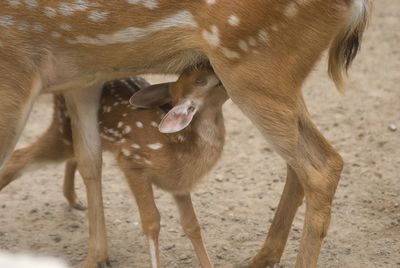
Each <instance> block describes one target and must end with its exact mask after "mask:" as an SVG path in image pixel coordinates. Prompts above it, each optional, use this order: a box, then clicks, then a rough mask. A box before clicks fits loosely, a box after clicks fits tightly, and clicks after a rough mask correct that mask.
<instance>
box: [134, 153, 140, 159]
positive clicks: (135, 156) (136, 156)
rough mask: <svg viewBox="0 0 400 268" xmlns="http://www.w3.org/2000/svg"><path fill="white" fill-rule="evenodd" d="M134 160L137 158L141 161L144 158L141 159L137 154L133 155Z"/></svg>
mask: <svg viewBox="0 0 400 268" xmlns="http://www.w3.org/2000/svg"><path fill="white" fill-rule="evenodd" d="M133 158H135V159H136V160H139V159H141V158H142V157H141V156H140V155H138V154H135V155H133Z"/></svg>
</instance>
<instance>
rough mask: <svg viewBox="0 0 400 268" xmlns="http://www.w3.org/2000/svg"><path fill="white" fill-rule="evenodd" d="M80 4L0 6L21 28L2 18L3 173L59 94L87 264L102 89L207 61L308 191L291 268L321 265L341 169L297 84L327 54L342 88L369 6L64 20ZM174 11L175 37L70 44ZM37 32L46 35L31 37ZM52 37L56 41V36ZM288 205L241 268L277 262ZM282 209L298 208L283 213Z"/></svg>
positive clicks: (118, 9)
mask: <svg viewBox="0 0 400 268" xmlns="http://www.w3.org/2000/svg"><path fill="white" fill-rule="evenodd" d="M73 2H74V1H72V0H70V1H63V3H60V2H59V1H44V0H43V1H38V6H34V7H32V6H31V7H29V6H28V5H27V4H26V3H25V1H21V2H20V4H19V5H17V6H11V5H9V4H8V1H3V2H2V3H1V4H0V16H12V22H15V23H14V24H12V25H8V26H7V24H9V23H10V20H7V18H4V17H2V25H6V26H1V27H0V37H1V44H2V47H1V48H0V81H1V84H0V140H1V141H2V145H1V147H0V166H2V165H3V163H4V162H5V161H6V159H7V158H8V156H9V155H10V153H11V152H12V150H13V148H14V146H15V144H16V142H17V140H18V137H19V135H20V133H21V131H22V129H23V126H24V124H25V121H26V118H27V116H28V114H29V111H30V109H31V106H32V104H33V102H34V101H35V99H36V97H37V95H38V94H39V93H41V92H56V91H64V92H65V93H64V96H65V99H66V105H67V107H68V111H69V113H70V116H71V123H72V136H73V139H74V155H75V158H76V160H77V162H78V169H79V171H80V173H81V174H82V177H83V178H84V181H85V186H86V189H87V195H88V212H89V234H90V236H89V249H88V252H89V254H88V257H87V258H86V260H85V264H84V266H85V267H88V268H89V267H90V268H93V267H96V266H97V265H98V264H99V265H100V266H104V265H105V263H106V260H107V257H108V254H107V239H106V233H105V223H104V213H103V204H102V194H101V184H100V178H101V146H100V142H101V141H100V137H99V133H98V126H97V109H98V105H99V104H98V103H99V102H98V101H99V98H100V88H101V86H102V84H103V82H104V81H107V80H109V79H113V78H118V77H125V76H127V75H135V74H138V73H143V72H162V73H168V72H169V73H170V72H174V73H180V72H181V71H182V70H184V69H185V68H187V67H188V66H193V65H195V64H197V63H199V62H203V61H206V60H207V59H208V60H209V61H210V62H211V64H212V66H213V68H214V70H215V72H216V74H217V75H218V77H219V78H220V79H221V81H222V83H223V84H224V86H225V88H226V90H227V92H228V94H229V96H230V97H231V98H232V100H233V101H234V102H235V103H236V104H237V105H238V106H239V108H240V109H242V110H243V112H244V113H245V114H246V115H247V116H249V118H250V119H251V120H252V121H253V122H254V123H255V125H256V126H257V127H258V128H259V129H260V130H261V131H262V133H263V134H264V135H265V136H266V138H267V139H268V140H269V141H270V142H271V143H272V144H273V145H274V147H275V148H276V150H277V151H278V152H279V153H280V155H281V156H282V157H283V158H284V159H285V160H286V162H287V163H288V166H289V167H290V168H289V170H288V184H287V188H288V189H287V193H292V192H296V193H297V194H296V195H295V196H297V199H301V198H300V197H301V196H302V193H303V192H304V195H305V200H306V202H305V203H306V206H307V211H306V218H305V225H304V231H303V236H302V239H301V242H300V249H299V255H298V258H297V261H296V267H306V268H309V267H316V265H317V260H318V255H319V250H320V245H321V243H322V239H323V237H324V236H325V234H326V230H327V228H328V226H329V219H330V206H331V200H332V199H333V196H334V193H335V188H336V185H337V183H338V180H339V177H340V176H339V175H340V170H341V166H342V162H341V159H340V157H339V155H338V154H337V153H336V152H335V151H334V150H333V148H332V147H330V146H329V145H328V143H327V142H326V141H325V139H324V138H323V137H322V135H321V134H320V133H319V132H318V130H317V128H316V127H314V125H313V124H312V122H311V120H310V119H309V116H308V114H307V111H306V109H305V105H304V103H303V100H302V97H301V86H302V84H303V82H304V80H305V78H306V77H307V76H308V74H309V73H310V70H311V69H312V67H313V66H314V65H315V63H316V62H317V60H318V59H319V58H320V56H321V55H322V53H323V52H324V51H325V50H326V49H328V48H329V47H330V46H331V53H330V67H329V68H330V73H331V76H332V78H333V79H334V81H335V82H336V84H337V85H338V86H339V87H340V81H341V73H342V70H343V68H345V67H346V65H349V64H350V62H351V60H352V58H353V57H354V56H355V51H357V47H358V44H359V39H360V37H361V33H362V31H363V25H364V22H365V21H366V17H365V14H366V12H365V9H364V8H361V9H357V8H354V7H355V6H357V5H358V6H360V5H359V4H361V6H363V7H364V6H366V4H365V0H352V1H349V0H331V1H326V0H301V1H300V0H282V1H275V0H254V1H231V0H217V1H216V2H215V4H212V5H211V4H207V2H206V1H192V0H184V1H178V0H173V1H167V0H158V1H157V3H158V6H157V7H156V8H155V9H152V10H150V9H148V8H145V7H144V6H143V5H130V4H128V3H127V1H122V0H121V1H117V2H114V1H103V0H98V1H91V2H95V4H96V5H94V6H90V7H88V8H87V9H85V10H78V11H75V12H73V14H72V15H60V14H59V13H60V12H61V11H60V10H59V6H60V4H64V3H73ZM44 7H52V8H56V10H57V16H56V17H47V16H46V15H44V14H45V13H43V11H44ZM93 11H106V12H107V16H108V19H106V20H104V21H100V22H96V23H94V22H92V21H90V20H89V19H88V16H89V15H90V12H93ZM179 11H181V12H182V11H185V13H183V14H185V16H186V17H184V18H182V17H179V18H178V19H176V20H175V21H174V24H176V25H175V27H169V28H163V29H162V30H159V31H152V32H151V33H149V34H148V35H145V36H143V37H142V38H137V39H135V40H133V41H132V42H125V43H118V44H111V45H104V46H103V45H102V46H98V45H92V44H90V43H86V44H76V43H75V44H73V43H71V42H70V41H71V40H72V41H74V40H75V41H76V40H77V37H79V36H86V37H84V38H83V40H85V38H86V39H88V38H92V40H93V38H95V37H97V38H98V37H99V36H98V35H99V34H111V33H115V32H116V31H119V30H122V29H126V28H127V27H136V28H141V29H143V28H146V29H149V28H148V27H149V26H150V25H151V23H154V22H157V21H158V22H160V21H162V20H164V24H162V26H165V19H167V18H169V17H173V16H174V15H175V14H176V13H177V12H179ZM188 14H190V17H188ZM232 14H235V15H237V16H238V18H239V19H240V23H239V25H237V26H232V25H230V24H229V23H228V18H229V16H231V15H232ZM354 18H357V19H354ZM21 21H26V22H28V25H29V27H30V28H29V30H28V31H22V30H18V28H17V25H18V24H17V23H16V22H21ZM169 21H170V20H169ZM36 23H40V25H41V26H42V27H43V29H42V30H43V31H39V30H40V27H39V30H38V27H36V28H34V26H35V25H36V26H37V24H36ZM182 23H184V25H182ZM64 24H68V25H70V26H72V29H71V31H68V30H67V31H66V30H63V29H61V25H64ZM167 24H168V23H167ZM157 25H158V26H160V24H157ZM64 28H65V27H64ZM216 28H217V29H218V34H217V35H218V40H217V41H219V42H216V41H215V36H214V38H213V39H211V43H210V42H207V40H206V39H205V38H204V36H207V34H208V36H210V33H212V31H213V29H214V30H215V29H216ZM35 29H36V30H35ZM261 29H262V30H265V31H267V33H268V35H267V36H266V38H264V41H263V40H261V39H260V38H259V36H258V35H259V34H260V32H259V30H261ZM54 33H59V34H60V36H59V37H58V38H56V37H53V34H54ZM215 35H216V34H215ZM127 36H130V35H129V34H127V35H125V36H124V37H127ZM357 36H358V37H357ZM264 37H265V36H264ZM100 38H101V35H100ZM251 38H253V39H255V42H252V39H251ZM80 40H82V38H81V39H80ZM240 40H246V42H247V44H248V46H247V50H248V51H243V50H242V49H240V48H239V47H238V43H239V41H240ZM332 40H334V42H333V43H332ZM342 41H343V43H341V42H342ZM212 42H214V45H213V44H212ZM331 44H332V45H331ZM245 49H246V48H245ZM293 181H295V182H293ZM285 189H286V188H285ZM285 196H287V195H285V193H284V195H283V197H282V200H281V203H280V204H282V209H278V211H287V213H288V214H287V215H286V216H285V217H283V216H282V214H279V213H278V214H277V215H276V217H275V219H274V221H273V225H272V226H281V225H284V227H283V228H274V227H273V228H271V230H270V232H269V235H268V238H267V240H266V242H265V245H264V246H263V248H262V249H261V250H260V252H259V253H258V254H257V255H256V256H255V257H254V258H252V259H251V260H250V261H249V262H247V263H246V264H245V266H249V267H265V266H268V265H272V264H274V263H276V262H279V260H280V258H281V255H282V252H283V245H285V243H286V237H287V234H288V232H289V229H290V223H289V222H287V221H284V222H283V221H282V219H283V218H288V219H292V218H293V216H294V215H292V214H293V213H295V211H296V210H295V209H293V206H296V205H297V204H298V203H299V202H298V200H297V199H296V200H292V199H288V198H286V197H285ZM287 207H290V208H292V209H288V210H285V209H283V208H287ZM282 213H283V212H282ZM275 245H277V246H276V247H275ZM271 248H273V250H271Z"/></svg>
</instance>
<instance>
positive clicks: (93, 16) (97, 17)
mask: <svg viewBox="0 0 400 268" xmlns="http://www.w3.org/2000/svg"><path fill="white" fill-rule="evenodd" d="M107 14H108V13H107V12H106V11H100V10H93V11H90V13H89V15H88V18H89V20H91V21H94V22H101V21H105V20H106V19H107Z"/></svg>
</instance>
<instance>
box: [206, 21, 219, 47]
mask: <svg viewBox="0 0 400 268" xmlns="http://www.w3.org/2000/svg"><path fill="white" fill-rule="evenodd" d="M210 30H211V32H209V31H207V30H203V32H202V34H203V38H204V39H205V40H206V41H207V43H208V44H210V46H213V47H217V46H219V44H220V42H221V40H220V39H219V30H218V27H217V26H216V25H211V26H210Z"/></svg>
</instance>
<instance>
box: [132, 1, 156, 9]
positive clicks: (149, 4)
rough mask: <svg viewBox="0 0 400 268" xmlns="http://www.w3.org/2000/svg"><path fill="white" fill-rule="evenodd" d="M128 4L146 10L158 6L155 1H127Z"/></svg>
mask: <svg viewBox="0 0 400 268" xmlns="http://www.w3.org/2000/svg"><path fill="white" fill-rule="evenodd" d="M128 3H129V4H132V5H143V6H145V7H147V8H148V9H155V8H156V7H157V5H158V4H157V1H156V0H128Z"/></svg>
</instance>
